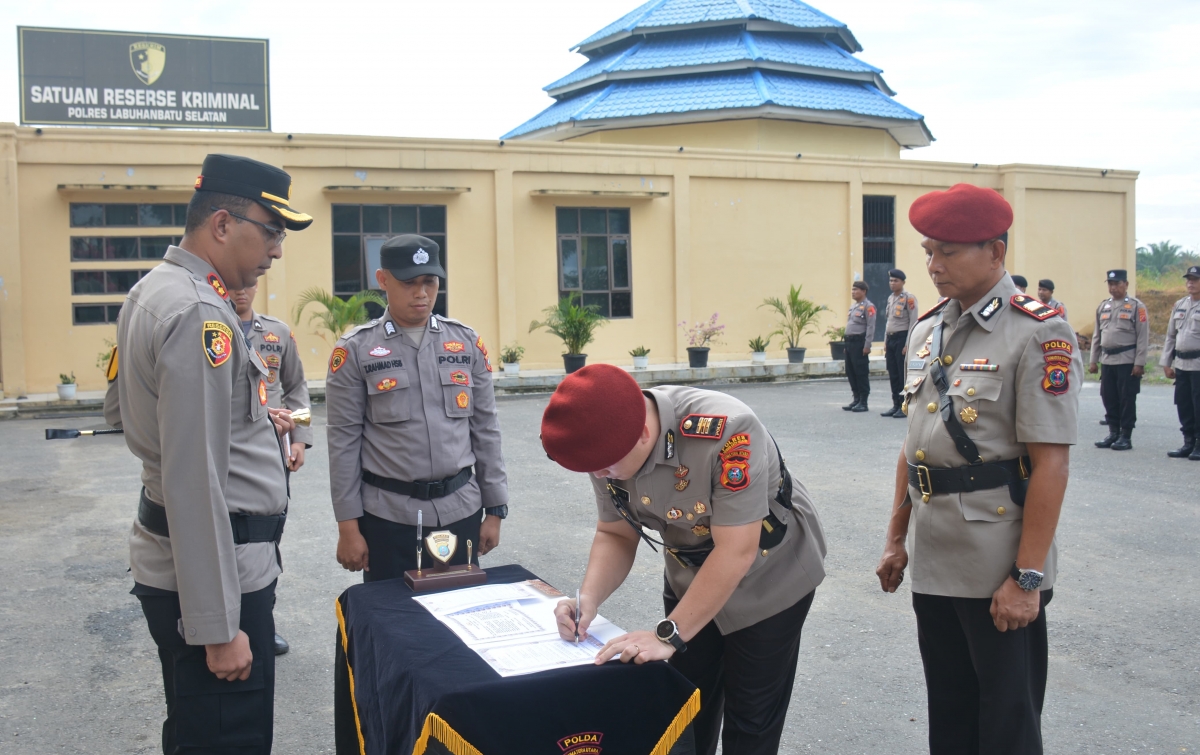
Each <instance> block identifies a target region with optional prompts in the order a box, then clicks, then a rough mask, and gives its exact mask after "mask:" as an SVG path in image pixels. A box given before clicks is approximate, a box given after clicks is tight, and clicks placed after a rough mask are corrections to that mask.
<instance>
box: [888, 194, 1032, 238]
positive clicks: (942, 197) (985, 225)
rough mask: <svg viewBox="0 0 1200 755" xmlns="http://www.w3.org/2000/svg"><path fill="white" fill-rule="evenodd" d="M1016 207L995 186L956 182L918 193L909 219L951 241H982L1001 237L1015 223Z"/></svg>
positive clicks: (926, 231) (920, 228) (929, 234)
mask: <svg viewBox="0 0 1200 755" xmlns="http://www.w3.org/2000/svg"><path fill="white" fill-rule="evenodd" d="M1012 221H1013V212H1012V207H1011V206H1010V205H1009V204H1008V202H1007V201H1005V199H1004V197H1002V196H1000V194H998V193H997V192H996V191H995V190H994V189H981V188H980V187H978V186H972V185H971V184H955V185H954V186H951V187H950V188H949V189H947V190H945V191H931V192H929V193H928V194H925V195H923V196H920V197H917V201H915V202H913V203H912V207H909V208H908V222H910V223H912V226H913V228H916V229H917V230H918V231H920V232H921V234H922V235H923V236H926V237H928V238H931V239H934V240H936V241H945V242H947V243H951V244H978V243H980V242H983V241H991V240H992V239H994V238H999V237H1000V236H1001V235H1003V233H1004V232H1005V231H1007V230H1008V229H1009V227H1010V226H1012Z"/></svg>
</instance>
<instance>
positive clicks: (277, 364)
mask: <svg viewBox="0 0 1200 755" xmlns="http://www.w3.org/2000/svg"><path fill="white" fill-rule="evenodd" d="M252 314H253V318H252V319H251V321H250V322H251V323H252V324H251V326H250V335H249V337H248V338H247V339H246V340H248V341H249V342H250V348H252V349H254V350H255V351H257V352H258V353H259V356H261V357H262V358H263V361H264V362H265V363H266V365H267V406H269V407H271V408H273V409H279V408H281V407H286V408H288V409H291V410H292V411H296V410H297V409H307V408H310V403H309V400H308V381H307V380H305V379H304V365H303V364H301V363H300V354H299V352H298V351H297V348H296V338H295V337H294V336H293V335H292V329H291V328H290V327H288V324H287V323H286V322H284V321H283V320H280V319H278V318H275V317H270V316H268V315H260V314H259V313H257V312H253V313H252ZM312 441H313V431H312V427H311V426H309V427H305V426H304V425H296V429H295V430H292V442H293V443H303V444H304V445H305V446H308V447H309V448H312Z"/></svg>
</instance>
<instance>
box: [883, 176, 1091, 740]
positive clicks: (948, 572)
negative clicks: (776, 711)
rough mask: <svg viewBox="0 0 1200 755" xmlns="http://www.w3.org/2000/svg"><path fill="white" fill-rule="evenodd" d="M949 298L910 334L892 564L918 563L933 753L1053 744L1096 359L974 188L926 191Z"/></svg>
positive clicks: (1000, 203)
mask: <svg viewBox="0 0 1200 755" xmlns="http://www.w3.org/2000/svg"><path fill="white" fill-rule="evenodd" d="M909 220H910V222H912V225H913V227H914V228H916V230H917V231H918V232H919V233H921V234H922V235H923V236H925V239H924V240H923V241H922V243H921V245H922V246H923V247H924V248H925V259H926V266H927V268H928V270H929V275H930V278H931V279H932V280H933V284H934V286H936V287H937V289H938V293H939V294H941V295H942V296H943V297H945V298H944V299H943V301H941V302H940V303H939V304H938V305H937V306H935V307H934V308H933V309H931V310H929V311H928V312H926V313H925V314H924V315H922V316H921V319H920V321H919V322H918V323H917V325H916V327H914V328H913V331H912V336H911V337H910V338H909V341H908V354H909V364H908V380H907V382H906V384H905V387H904V395H905V403H904V408H905V410H906V411H907V414H908V433H907V436H906V438H905V441H904V448H903V450H902V451H901V453H900V457H899V459H898V461H897V466H896V478H895V479H896V492H895V498H894V502H893V508H892V516H891V520H890V522H889V524H888V531H887V539H886V543H885V547H884V553H883V557H882V558H881V559H880V562H879V567H878V569H877V570H876V573H877V575H878V576H879V581H880V584H881V586H882V587H883V589H884V590H885V591H887V592H894V591H895V590H896V588H897V587H898V586H899V584H900V582H901V580H902V579H903V575H904V569H905V568H906V567H908V566H909V565H910V562H909V554H910V553H911V559H912V560H911V566H912V593H913V596H912V600H913V608H914V610H915V612H916V617H917V637H918V642H919V645H920V650H921V660H922V662H923V664H924V668H925V681H926V685H927V687H928V693H929V749H930V752H931V753H933V755H942V754H945V755H951V754H953V755H964V754H966V753H981V754H982V753H988V754H991V753H995V755H1012V754H1013V753H1022V754H1024V755H1027V754H1031V753H1041V752H1042V739H1041V711H1042V702H1043V699H1044V697H1045V690H1046V663H1047V639H1046V611H1045V608H1046V605H1047V604H1048V603H1049V602H1050V599H1051V596H1052V590H1051V588H1053V586H1054V581H1055V577H1056V573H1055V572H1056V567H1055V561H1056V550H1055V545H1054V533H1055V529H1056V526H1057V523H1058V517H1059V511H1060V510H1061V507H1062V501H1063V494H1064V492H1065V491H1066V486H1067V469H1068V463H1069V450H1070V446H1071V445H1072V444H1074V443H1075V442H1076V440H1077V438H1076V435H1077V431H1076V418H1077V413H1078V401H1079V389H1080V380H1081V375H1080V369H1081V361H1080V356H1079V348H1078V345H1077V344H1076V341H1075V334H1074V333H1073V332H1072V331H1071V328H1070V327H1069V326H1068V325H1067V323H1066V322H1065V321H1064V320H1063V319H1062V318H1061V317H1059V316H1058V314H1057V313H1056V312H1054V311H1053V310H1051V309H1049V308H1048V307H1046V306H1045V305H1043V304H1042V303H1041V302H1039V301H1037V300H1036V299H1033V298H1032V297H1029V296H1025V295H1024V294H1021V293H1020V292H1019V291H1018V290H1017V287H1016V286H1014V285H1013V283H1012V279H1011V278H1010V277H1009V276H1008V275H1007V274H1006V273H1005V271H1004V257H1005V252H1006V244H1005V238H1006V236H1007V230H1008V228H1009V226H1010V225H1011V224H1012V209H1011V208H1010V207H1009V205H1008V203H1007V202H1006V201H1005V200H1004V199H1003V198H1002V197H1001V196H1000V195H999V194H998V193H996V192H995V191H993V190H991V189H981V188H977V187H974V186H969V185H966V184H958V185H956V186H954V187H952V188H950V189H949V190H947V191H935V192H932V193H930V194H926V195H924V196H922V197H920V198H918V199H917V200H916V201H915V202H914V203H913V205H912V207H911V209H910V211H909Z"/></svg>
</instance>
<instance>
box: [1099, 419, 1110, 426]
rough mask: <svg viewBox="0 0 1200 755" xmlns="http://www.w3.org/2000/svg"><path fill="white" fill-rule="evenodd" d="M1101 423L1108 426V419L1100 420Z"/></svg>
mask: <svg viewBox="0 0 1200 755" xmlns="http://www.w3.org/2000/svg"><path fill="white" fill-rule="evenodd" d="M1100 424H1102V425H1104V426H1105V427H1108V420H1106V419H1102V420H1100Z"/></svg>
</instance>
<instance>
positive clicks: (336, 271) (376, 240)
mask: <svg viewBox="0 0 1200 755" xmlns="http://www.w3.org/2000/svg"><path fill="white" fill-rule="evenodd" d="M401 233H416V234H420V235H421V236H425V237H426V238H429V239H432V240H434V241H436V242H437V244H438V247H439V248H440V249H441V258H442V267H444V268H445V269H446V274H447V275H449V273H450V264H449V262H448V260H447V254H446V207H445V205H369V204H367V205H359V204H335V205H333V293H334V294H336V295H337V296H340V297H342V298H343V299H345V298H348V297H350V296H353V295H354V294H357V293H358V292H359V291H362V290H363V289H366V288H379V284H378V283H377V282H376V281H375V271H376V270H378V269H379V249H380V247H381V246H383V242H384V241H386V240H387V239H389V238H391V237H392V236H396V235H398V234H401ZM448 293H449V281H448V280H443V281H442V285H441V288H440V289H439V291H438V297H437V302H436V303H435V304H434V307H433V311H434V312H435V313H437V314H439V315H442V316H445V315H446V305H447V295H448ZM373 314H374V313H373Z"/></svg>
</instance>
